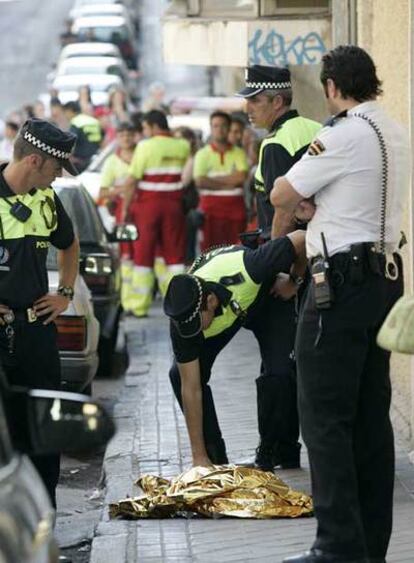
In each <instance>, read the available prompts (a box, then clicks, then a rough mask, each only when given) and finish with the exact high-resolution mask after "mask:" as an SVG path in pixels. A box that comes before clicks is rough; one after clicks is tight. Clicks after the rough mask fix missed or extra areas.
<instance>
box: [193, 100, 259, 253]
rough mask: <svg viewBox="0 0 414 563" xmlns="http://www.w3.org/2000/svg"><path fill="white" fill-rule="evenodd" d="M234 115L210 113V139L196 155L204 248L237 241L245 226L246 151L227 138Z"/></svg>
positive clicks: (202, 243) (196, 178)
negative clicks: (229, 141) (202, 216)
mask: <svg viewBox="0 0 414 563" xmlns="http://www.w3.org/2000/svg"><path fill="white" fill-rule="evenodd" d="M230 124H231V119H230V116H229V115H228V114H227V113H224V112H221V111H217V112H214V113H212V114H211V116H210V126H211V142H210V143H209V144H208V145H206V146H205V147H203V148H202V149H200V150H199V151H198V152H197V153H196V155H195V159H194V178H195V183H196V186H197V188H198V189H199V190H200V209H201V210H202V212H203V214H204V223H203V226H202V240H201V244H200V246H201V250H202V251H204V250H207V249H208V248H210V247H211V246H214V245H218V244H237V243H238V242H239V233H241V232H242V231H244V230H245V227H246V206H245V202H244V192H243V184H244V181H245V180H246V177H247V172H248V168H249V166H248V163H247V155H246V153H245V152H244V150H243V149H242V148H240V147H236V146H233V145H230V144H229V143H228V141H227V138H228V135H229V130H230Z"/></svg>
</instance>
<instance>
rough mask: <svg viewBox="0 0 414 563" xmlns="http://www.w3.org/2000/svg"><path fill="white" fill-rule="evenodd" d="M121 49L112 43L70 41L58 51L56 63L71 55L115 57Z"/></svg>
mask: <svg viewBox="0 0 414 563" xmlns="http://www.w3.org/2000/svg"><path fill="white" fill-rule="evenodd" d="M121 56H122V55H121V51H120V50H119V48H118V47H117V46H116V45H114V44H113V43H99V42H96V43H89V42H88V41H84V42H83V43H71V44H70V45H66V47H63V49H62V50H61V52H60V55H59V59H58V65H59V64H60V63H61V62H62V61H64V60H65V59H70V58H72V57H117V58H121Z"/></svg>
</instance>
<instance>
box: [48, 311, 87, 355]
mask: <svg viewBox="0 0 414 563" xmlns="http://www.w3.org/2000/svg"><path fill="white" fill-rule="evenodd" d="M55 323H56V327H57V331H58V336H57V343H58V348H59V350H61V351H69V352H81V351H82V350H84V349H85V348H86V319H85V317H74V316H70V315H63V316H61V317H58V318H57V319H55Z"/></svg>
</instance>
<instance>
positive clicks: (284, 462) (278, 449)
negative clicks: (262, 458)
mask: <svg viewBox="0 0 414 563" xmlns="http://www.w3.org/2000/svg"><path fill="white" fill-rule="evenodd" d="M300 448H301V445H300V444H289V445H280V446H278V445H276V446H275V448H274V450H273V452H274V453H273V464H274V467H276V468H278V469H299V468H300Z"/></svg>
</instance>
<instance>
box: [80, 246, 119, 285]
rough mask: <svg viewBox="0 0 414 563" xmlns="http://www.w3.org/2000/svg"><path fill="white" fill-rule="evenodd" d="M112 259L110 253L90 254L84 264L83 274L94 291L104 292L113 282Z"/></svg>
mask: <svg viewBox="0 0 414 563" xmlns="http://www.w3.org/2000/svg"><path fill="white" fill-rule="evenodd" d="M111 274H112V261H111V257H110V256H109V255H108V254H104V253H102V254H88V255H87V256H86V257H85V258H84V260H83V265H82V276H83V279H84V280H85V283H86V285H87V286H88V287H89V289H90V290H91V291H92V293H97V294H104V293H106V292H107V291H108V287H109V284H110V283H111Z"/></svg>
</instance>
